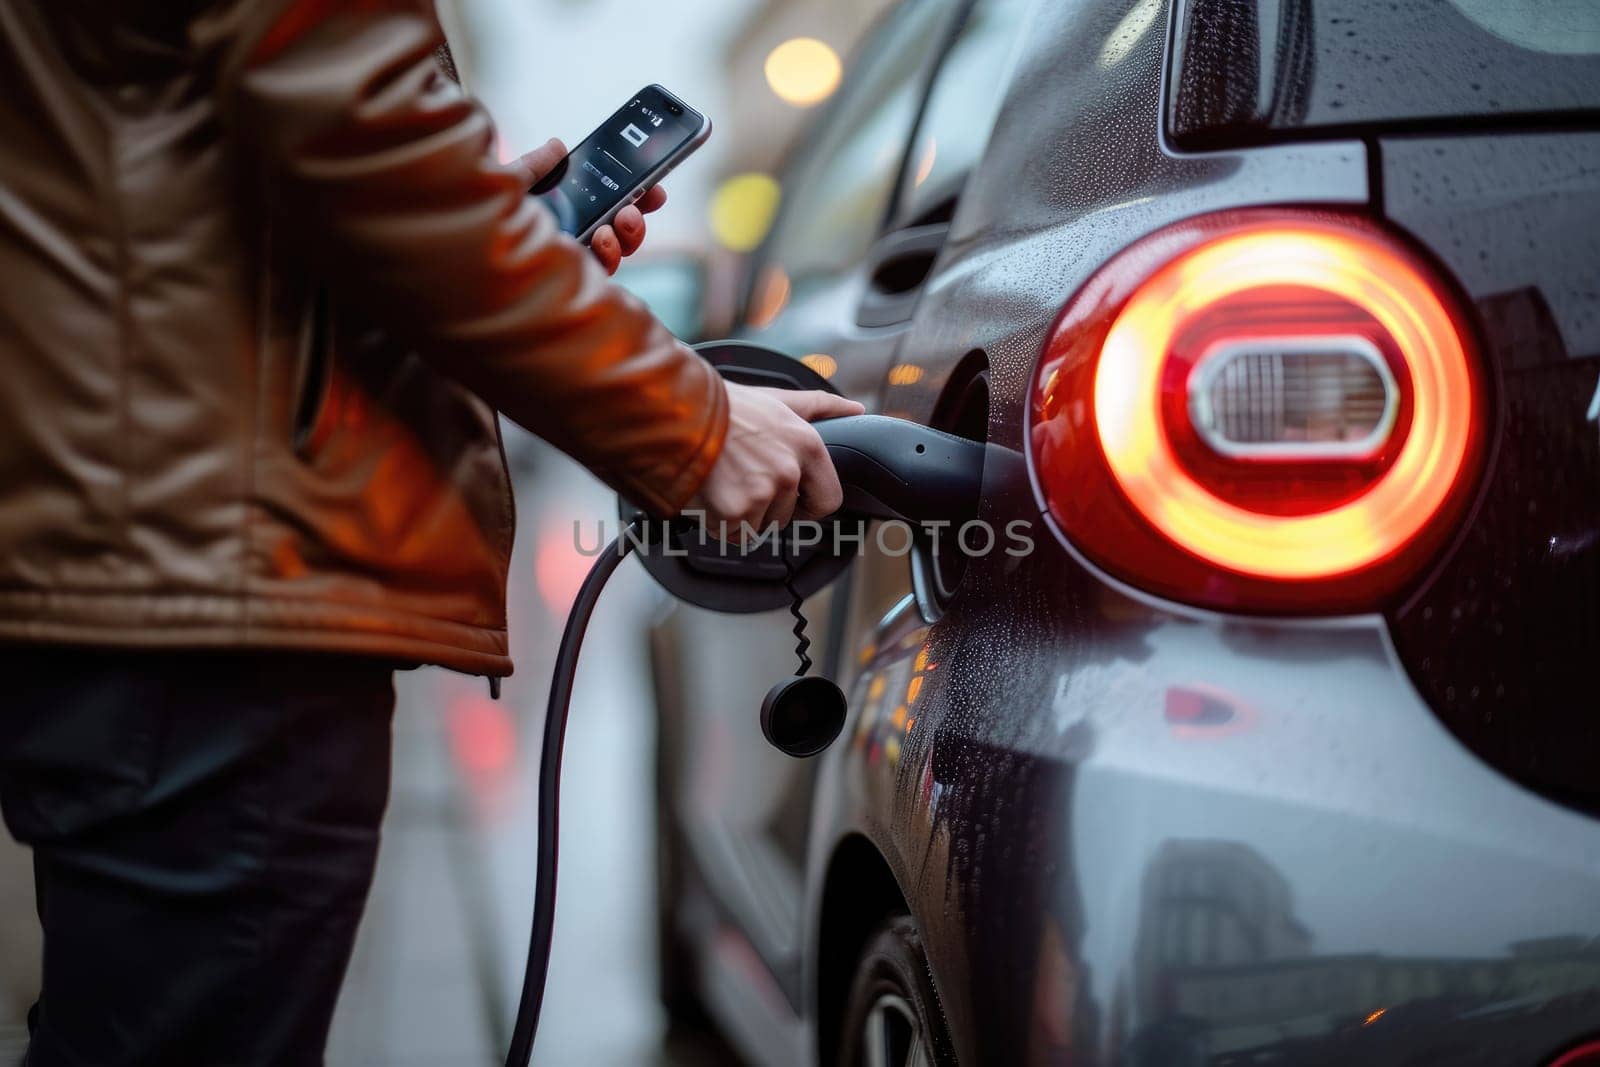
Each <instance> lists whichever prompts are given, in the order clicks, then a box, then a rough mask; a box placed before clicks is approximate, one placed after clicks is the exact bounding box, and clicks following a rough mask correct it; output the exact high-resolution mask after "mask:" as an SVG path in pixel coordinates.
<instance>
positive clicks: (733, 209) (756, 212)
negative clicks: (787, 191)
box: [711, 172, 783, 252]
mask: <svg viewBox="0 0 1600 1067" xmlns="http://www.w3.org/2000/svg"><path fill="white" fill-rule="evenodd" d="M782 196H783V192H782V189H781V187H780V186H779V185H778V183H777V181H775V180H774V179H773V178H772V177H771V176H769V175H766V174H759V173H754V172H752V173H748V174H735V175H734V176H733V177H731V178H729V179H728V180H727V181H725V182H723V183H722V184H721V185H719V186H717V191H716V193H715V194H713V195H712V197H711V233H712V234H713V235H714V236H715V237H716V239H717V241H718V242H720V243H721V244H722V245H723V246H724V247H725V248H731V249H733V251H735V252H749V251H751V250H753V249H754V248H755V247H756V246H757V245H759V244H760V243H761V241H762V239H763V238H765V237H766V236H767V230H769V229H770V228H771V227H772V219H773V216H774V215H776V214H777V211H778V201H779V200H780V199H782Z"/></svg>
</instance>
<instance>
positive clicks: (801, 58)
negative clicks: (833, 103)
mask: <svg viewBox="0 0 1600 1067" xmlns="http://www.w3.org/2000/svg"><path fill="white" fill-rule="evenodd" d="M764 69H765V71H766V75H767V84H768V85H770V86H772V91H773V92H775V93H777V94H778V99H780V100H782V101H783V102H784V103H786V104H793V105H794V106H795V107H810V106H811V105H812V104H817V103H821V102H822V101H823V100H826V99H827V98H828V97H829V96H831V95H833V91H834V90H835V89H837V88H838V87H839V75H840V74H841V73H842V72H843V68H842V67H841V66H840V64H839V53H837V52H835V51H834V50H833V49H832V48H830V47H828V45H826V44H825V43H823V42H822V41H819V40H817V39H816V38H815V37H794V38H791V39H789V40H787V41H784V42H783V43H782V44H780V45H779V46H778V47H776V48H774V49H773V50H772V51H771V52H769V53H768V54H767V62H766V66H765V68H764Z"/></svg>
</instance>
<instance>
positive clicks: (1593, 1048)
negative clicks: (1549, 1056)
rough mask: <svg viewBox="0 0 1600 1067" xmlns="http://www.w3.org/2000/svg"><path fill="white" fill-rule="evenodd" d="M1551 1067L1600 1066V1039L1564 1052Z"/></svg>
mask: <svg viewBox="0 0 1600 1067" xmlns="http://www.w3.org/2000/svg"><path fill="white" fill-rule="evenodd" d="M1550 1067H1600V1041H1589V1042H1586V1043H1585V1044H1583V1045H1580V1046H1579V1047H1578V1048H1575V1049H1570V1050H1569V1051H1567V1052H1563V1053H1562V1054H1561V1055H1560V1056H1557V1057H1556V1059H1555V1062H1554V1063H1552V1064H1550Z"/></svg>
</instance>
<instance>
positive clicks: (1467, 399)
mask: <svg viewBox="0 0 1600 1067" xmlns="http://www.w3.org/2000/svg"><path fill="white" fill-rule="evenodd" d="M1483 409H1484V405H1483V389H1482V385H1481V381H1480V376H1479V373H1478V371H1477V362H1476V359H1475V358H1474V356H1473V354H1472V353H1471V351H1470V340H1469V338H1468V335H1467V331H1466V330H1465V329H1464V328H1463V327H1462V326H1461V325H1460V319H1459V316H1458V315H1456V314H1455V313H1454V312H1453V311H1452V308H1451V299H1450V297H1449V296H1448V295H1447V290H1446V288H1445V286H1444V285H1443V283H1442V282H1441V281H1440V280H1439V278H1438V277H1437V276H1436V275H1435V273H1434V272H1433V270H1432V269H1431V268H1430V267H1429V266H1428V265H1427V264H1425V263H1424V262H1423V261H1422V260H1421V258H1420V257H1419V256H1417V255H1416V254H1415V253H1414V252H1412V251H1411V250H1410V249H1408V248H1407V247H1406V246H1404V245H1403V244H1401V243H1400V242H1399V241H1397V240H1395V239H1394V238H1392V237H1390V236H1388V235H1387V234H1385V233H1383V232H1382V231H1380V230H1379V229H1377V228H1376V227H1375V226H1373V225H1371V224H1370V223H1366V222H1364V221H1362V220H1359V219H1355V218H1350V217H1344V216H1337V215H1321V214H1312V213H1310V212H1304V213H1298V212H1296V213H1291V212H1287V211H1276V212H1235V213H1228V214H1223V215H1214V216H1207V217H1203V218H1200V219H1195V220H1191V221H1189V222H1186V223H1183V224H1180V225H1178V226H1175V227H1171V228H1169V229H1167V230H1163V231H1160V232H1159V233H1156V234H1154V235H1152V236H1151V237H1149V238H1146V239H1145V240H1143V241H1140V242H1139V243H1138V244H1136V245H1134V246H1133V247H1132V248H1130V249H1128V250H1127V251H1126V252H1124V253H1122V254H1121V255H1119V256H1118V257H1117V258H1116V259H1115V260H1113V261H1112V262H1111V263H1110V264H1108V265H1107V266H1106V267H1105V268H1103V269H1102V270H1101V271H1100V272H1098V273H1097V274H1096V275H1095V276H1094V277H1093V278H1092V279H1091V280H1090V281H1089V282H1088V283H1087V284H1086V285H1085V286H1084V288H1083V289H1082V290H1081V291H1080V292H1079V293H1078V294H1077V295H1076V296H1075V297H1074V298H1073V300H1072V301H1071V302H1070V303H1069V304H1068V305H1067V308H1066V310H1065V311H1064V312H1063V313H1062V316H1061V318H1060V319H1059V320H1058V321H1057V323H1056V325H1055V327H1054V329H1053V330H1052V332H1051V335H1050V338H1049V341H1048V342H1047V344H1046V348H1045V352H1044V355H1043V357H1042V359H1041V361H1040V367H1039V376H1038V380H1037V383H1036V389H1035V395H1034V400H1033V410H1032V421H1031V438H1032V458H1033V463H1034V471H1035V476H1036V479H1037V483H1038V486H1039V488H1040V490H1041V492H1042V493H1043V495H1044V498H1045V501H1046V503H1047V504H1048V506H1049V509H1050V512H1051V514H1052V515H1053V516H1054V518H1055V519H1056V521H1057V522H1058V523H1059V524H1060V526H1061V528H1062V531H1063V533H1064V534H1065V535H1066V536H1067V537H1068V538H1069V539H1070V540H1071V541H1072V542H1073V543H1074V544H1075V545H1077V546H1078V548H1079V549H1081V550H1082V551H1083V552H1084V553H1085V554H1087V555H1088V556H1089V557H1090V558H1091V559H1093V560H1094V561H1095V562H1097V563H1098V564H1100V565H1101V566H1103V567H1105V568H1106V569H1107V570H1109V571H1111V572H1112V573H1114V574H1116V575H1117V576H1119V577H1121V578H1124V579H1126V580H1128V581H1129V582H1131V583H1133V584H1136V585H1139V586H1142V587H1144V588H1148V589H1151V590H1152V591H1155V592H1159V593H1162V594H1163V595H1168V596H1172V597H1174V598H1175V599H1181V600H1187V601H1192V602H1195V603H1201V604H1205V605H1208V606H1213V607H1223V608H1229V609H1235V610H1255V611H1293V612H1326V611H1346V610H1352V609H1358V608H1369V607H1373V606H1376V605H1377V603H1378V602H1379V601H1381V599H1382V598H1383V597H1385V596H1386V595H1388V594H1389V593H1391V592H1393V591H1394V589H1395V588H1396V587H1397V586H1398V585H1399V584H1400V583H1402V582H1403V581H1404V580H1405V579H1406V578H1407V577H1408V576H1409V575H1410V574H1411V573H1412V572H1413V570H1414V568H1415V566H1416V565H1417V563H1418V562H1419V560H1421V559H1422V558H1424V557H1425V556H1426V555H1427V554H1429V553H1430V552H1431V551H1432V550H1433V549H1434V548H1435V547H1436V546H1437V543H1438V539H1439V537H1440V536H1442V534H1443V533H1445V532H1447V527H1448V517H1449V516H1450V515H1452V514H1454V513H1455V511H1456V509H1457V508H1458V507H1459V505H1460V502H1461V498H1462V496H1463V492H1464V488H1465V487H1466V486H1467V485H1469V484H1470V483H1471V481H1472V479H1473V477H1474V475H1475V473H1476V468H1477V463H1478V458H1479V452H1480V441H1481V437H1482V433H1481V424H1482V422H1483V418H1484V416H1483V414H1482V413H1483Z"/></svg>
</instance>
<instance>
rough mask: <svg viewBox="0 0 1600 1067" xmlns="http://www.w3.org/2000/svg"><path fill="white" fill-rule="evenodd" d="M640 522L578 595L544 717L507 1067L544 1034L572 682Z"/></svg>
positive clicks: (525, 1057) (521, 1060) (604, 556)
mask: <svg viewBox="0 0 1600 1067" xmlns="http://www.w3.org/2000/svg"><path fill="white" fill-rule="evenodd" d="M641 532H642V530H641V525H640V523H638V522H634V523H631V524H630V525H629V526H628V527H627V528H626V529H624V530H623V532H622V536H621V537H618V538H617V539H616V540H615V541H612V542H611V544H609V545H607V546H606V547H605V549H604V550H602V551H601V553H600V558H599V559H597V560H595V564H594V566H593V567H591V568H590V569H589V574H588V576H587V577H585V578H584V580H583V586H582V587H581V588H580V589H579V590H578V598H577V600H576V601H574V602H573V605H572V611H571V612H570V613H569V614H568V615H567V626H566V629H564V630H562V631H561V646H560V648H559V649H558V650H557V651H556V663H555V670H554V672H553V676H552V677H551V679H550V702H549V704H548V705H547V706H546V708H545V713H544V750H543V752H542V753H541V754H540V756H539V814H538V833H539V842H538V850H539V851H538V860H537V866H536V867H535V874H534V879H535V880H534V890H533V934H532V936H531V937H530V938H529V941H528V966H527V970H526V971H525V972H524V973H523V976H522V997H521V1000H520V1001H519V1002H518V1004H517V1022H516V1026H515V1027H513V1029H512V1031H511V1050H510V1051H509V1052H507V1053H506V1067H528V1063H529V1061H530V1060H531V1059H532V1058H533V1039H534V1035H536V1034H537V1033H538V1032H539V1009H540V1008H541V1007H542V1006H543V1005H544V983H545V979H546V978H547V977H548V976H549V974H550V944H551V941H552V940H553V939H554V937H555V926H556V850H557V848H558V845H559V838H560V834H561V750H562V747H563V746H564V745H565V744H566V740H567V713H568V712H569V711H571V710H572V683H573V680H574V679H575V678H576V676H577V673H578V650H579V649H580V648H582V646H583V634H584V631H585V630H587V629H588V628H589V618H590V616H592V615H593V614H594V606H595V604H596V603H598V602H599V600H600V591H601V590H602V589H604V588H605V585H606V582H607V581H608V580H609V579H610V578H611V576H612V575H613V574H615V573H616V570H617V567H618V566H619V565H621V563H622V561H623V560H624V559H625V558H626V557H627V555H628V553H629V552H630V551H632V549H633V547H634V546H635V545H636V544H638V541H639V535H640V533H641Z"/></svg>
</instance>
